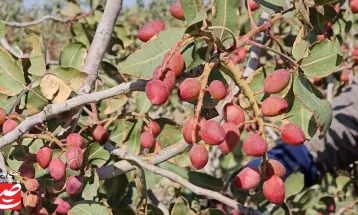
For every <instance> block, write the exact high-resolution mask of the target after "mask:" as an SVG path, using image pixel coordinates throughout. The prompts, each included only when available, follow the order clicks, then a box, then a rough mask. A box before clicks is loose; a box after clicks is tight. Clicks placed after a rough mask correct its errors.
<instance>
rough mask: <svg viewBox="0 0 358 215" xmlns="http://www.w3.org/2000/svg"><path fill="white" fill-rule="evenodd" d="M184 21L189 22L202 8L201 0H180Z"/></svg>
mask: <svg viewBox="0 0 358 215" xmlns="http://www.w3.org/2000/svg"><path fill="white" fill-rule="evenodd" d="M181 5H182V8H183V12H184V17H185V21H186V22H187V23H191V22H192V21H193V20H194V19H195V18H196V17H197V16H198V13H200V11H202V9H203V4H202V2H201V0H181Z"/></svg>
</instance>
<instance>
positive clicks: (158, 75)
mask: <svg viewBox="0 0 358 215" xmlns="http://www.w3.org/2000/svg"><path fill="white" fill-rule="evenodd" d="M249 7H250V9H251V10H252V11H254V10H256V9H257V8H258V7H259V5H258V4H257V3H256V2H255V1H250V2H249ZM171 13H172V15H173V16H174V17H176V18H178V17H179V16H178V14H180V18H178V19H181V20H184V16H183V13H182V9H181V5H180V2H179V1H177V2H176V3H175V4H174V5H173V6H172V8H171ZM163 29H164V24H163V23H162V24H159V22H158V21H153V22H149V23H147V24H146V25H144V26H143V27H142V28H141V29H140V30H139V33H138V38H139V39H141V40H143V41H148V40H149V39H150V38H152V37H153V36H155V35H156V34H158V33H159V32H160V31H161V30H163ZM245 55H246V49H244V48H241V49H237V50H236V51H235V54H233V55H232V57H234V58H235V57H236V58H235V59H236V60H235V61H237V62H240V61H242V60H243V59H244V57H245ZM184 66H185V65H184V60H183V57H182V56H181V54H180V53H179V52H178V51H174V52H170V53H168V54H167V55H166V56H165V57H164V60H163V63H162V65H160V66H158V67H157V68H156V69H155V70H154V73H153V79H152V80H151V81H149V82H148V84H147V85H146V88H145V91H146V94H147V97H148V98H149V100H150V101H151V102H152V104H153V105H161V104H164V103H165V102H166V101H167V99H168V97H169V95H170V93H171V92H172V91H173V89H174V88H175V81H176V77H178V76H179V75H180V74H181V73H182V71H183V69H184ZM290 79H291V74H290V71H288V70H285V69H281V70H276V71H274V72H272V73H271V74H270V75H269V76H268V77H267V78H266V79H265V81H264V90H263V92H264V93H266V94H277V93H279V92H281V91H282V90H283V89H285V88H286V87H287V85H288V84H289V82H290ZM203 88H204V89H203ZM202 90H207V91H208V92H209V93H210V95H211V97H212V98H213V99H215V100H222V99H224V98H225V97H226V94H227V88H226V86H225V85H224V83H222V82H221V81H219V80H214V81H212V82H211V83H210V84H209V86H201V82H200V81H199V80H198V79H196V78H186V79H185V80H184V81H182V82H181V83H180V84H179V87H178V90H177V91H178V97H179V98H180V99H181V100H182V101H186V102H193V101H196V100H197V99H198V97H199V94H200V92H201V91H202ZM287 108H288V103H287V101H286V100H285V99H283V98H281V97H279V96H270V97H268V98H267V99H265V100H264V101H263V102H262V105H261V114H262V115H263V116H265V117H274V116H278V115H281V114H283V113H285V112H286V110H287ZM222 115H223V117H224V119H225V123H224V124H223V125H221V124H220V123H218V122H216V121H214V120H206V119H205V118H203V117H198V118H195V117H192V118H190V119H189V120H188V121H187V122H186V123H185V125H184V127H183V137H184V140H185V141H186V142H187V143H188V144H194V145H193V147H192V148H191V150H190V152H189V157H190V161H191V163H192V165H193V167H194V168H196V169H201V168H203V167H204V166H205V165H206V164H207V162H208V150H207V148H206V147H205V146H203V145H200V144H198V142H199V141H201V140H203V142H205V143H206V144H208V145H218V147H219V149H220V150H221V151H222V153H224V154H227V153H230V152H233V151H234V150H235V149H236V147H237V146H238V145H239V143H240V130H241V129H242V128H243V126H242V125H244V124H245V112H244V110H243V109H242V108H241V107H240V106H239V105H237V104H235V103H228V104H226V105H225V107H224V109H223V113H222ZM149 128H151V129H149ZM159 132H160V127H159V125H157V124H156V123H155V122H153V121H151V122H150V125H149V126H148V125H147V126H146V128H145V132H144V133H142V136H141V143H142V146H143V147H145V148H149V147H151V146H152V145H153V144H154V143H155V135H157V134H158V133H159ZM281 138H282V140H283V141H284V142H285V143H286V144H290V145H300V144H303V143H304V141H305V139H306V138H305V134H304V132H303V131H302V129H301V128H300V127H299V126H297V125H295V124H293V123H288V124H286V125H284V126H283V127H282V128H281ZM242 150H243V152H244V153H245V154H246V155H248V156H253V157H261V156H264V155H265V154H266V152H267V150H268V146H267V142H266V140H265V139H264V138H263V137H262V136H261V135H259V134H257V133H254V132H251V133H249V135H248V137H247V138H246V140H245V141H244V142H243V146H242ZM263 166H266V169H265V171H264V172H265V176H264V179H263V181H264V185H263V193H264V195H265V196H266V198H267V199H268V200H269V201H270V202H272V203H276V204H279V203H281V202H282V201H283V200H284V184H283V181H282V179H281V178H280V177H282V176H283V175H284V174H285V169H284V167H283V166H282V164H280V163H279V162H278V161H275V160H269V161H268V162H267V163H266V165H262V166H261V168H263ZM261 178H262V174H261V170H260V169H257V168H245V169H243V170H242V171H241V172H240V173H239V174H238V175H237V176H236V178H235V180H234V182H233V184H234V185H235V186H236V187H238V188H240V189H243V190H249V189H253V188H255V187H256V186H257V185H258V184H259V183H260V181H261Z"/></svg>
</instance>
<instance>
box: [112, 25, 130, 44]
mask: <svg viewBox="0 0 358 215" xmlns="http://www.w3.org/2000/svg"><path fill="white" fill-rule="evenodd" d="M113 31H114V32H115V33H116V35H117V37H118V38H120V39H121V40H122V41H123V45H124V47H128V46H129V45H131V44H132V40H131V38H130V31H129V30H128V29H127V28H126V27H125V26H123V25H116V26H115V27H114V30H113Z"/></svg>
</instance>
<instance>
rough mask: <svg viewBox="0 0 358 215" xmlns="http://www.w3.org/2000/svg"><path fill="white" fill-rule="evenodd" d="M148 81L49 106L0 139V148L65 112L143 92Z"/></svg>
mask: <svg viewBox="0 0 358 215" xmlns="http://www.w3.org/2000/svg"><path fill="white" fill-rule="evenodd" d="M146 83H147V81H136V82H132V83H123V84H120V85H118V86H116V87H113V88H110V89H108V90H104V91H100V92H94V93H90V94H85V95H80V96H77V97H74V98H72V99H69V100H67V101H65V102H61V103H58V104H50V105H47V106H46V107H45V108H44V109H43V111H41V112H40V113H38V114H35V115H33V116H31V117H28V118H26V119H25V120H24V121H23V122H21V123H20V125H19V126H17V127H16V128H15V129H14V130H12V131H11V132H9V133H8V134H6V135H5V136H3V137H1V138H0V148H2V147H4V146H6V145H9V144H11V143H13V142H15V141H16V140H17V139H18V138H19V137H20V136H22V135H23V134H25V133H26V132H27V131H28V130H30V129H31V128H32V127H33V126H35V125H38V124H41V123H42V122H44V121H46V120H48V119H50V118H52V117H54V116H56V115H58V114H60V113H63V112H65V111H69V110H71V109H73V108H75V107H79V106H81V105H84V104H88V103H91V102H99V101H101V100H103V99H106V98H110V97H113V96H117V95H121V94H125V93H129V92H132V91H137V90H143V89H144V86H145V85H146Z"/></svg>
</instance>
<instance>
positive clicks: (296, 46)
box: [292, 27, 309, 61]
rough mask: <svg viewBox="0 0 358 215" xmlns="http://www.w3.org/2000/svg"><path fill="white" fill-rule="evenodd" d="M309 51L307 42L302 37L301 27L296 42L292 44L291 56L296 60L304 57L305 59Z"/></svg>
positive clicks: (302, 29) (303, 36) (302, 30)
mask: <svg viewBox="0 0 358 215" xmlns="http://www.w3.org/2000/svg"><path fill="white" fill-rule="evenodd" d="M308 50H309V42H308V41H307V40H306V37H305V35H304V28H303V27H302V28H301V30H300V31H299V33H298V34H297V37H296V40H295V42H294V43H293V47H292V56H293V57H294V58H295V59H296V60H297V61H299V60H301V59H302V58H304V57H307V55H308Z"/></svg>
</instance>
